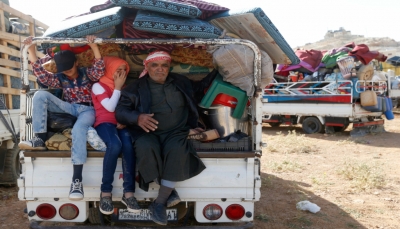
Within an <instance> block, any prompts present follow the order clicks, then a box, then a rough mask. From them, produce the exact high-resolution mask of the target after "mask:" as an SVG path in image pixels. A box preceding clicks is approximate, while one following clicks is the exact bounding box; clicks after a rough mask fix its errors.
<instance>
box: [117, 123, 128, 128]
mask: <svg viewBox="0 0 400 229" xmlns="http://www.w3.org/2000/svg"><path fill="white" fill-rule="evenodd" d="M125 127H126V126H125V125H122V124H121V123H117V129H118V130H122V129H124V128H125Z"/></svg>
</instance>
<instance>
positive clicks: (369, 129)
mask: <svg viewBox="0 0 400 229" xmlns="http://www.w3.org/2000/svg"><path fill="white" fill-rule="evenodd" d="M383 132H385V127H384V126H383V125H371V126H360V127H353V129H352V130H351V131H350V136H351V137H362V136H365V135H367V134H370V133H372V134H377V133H383Z"/></svg>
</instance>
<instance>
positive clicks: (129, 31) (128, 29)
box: [122, 13, 175, 54]
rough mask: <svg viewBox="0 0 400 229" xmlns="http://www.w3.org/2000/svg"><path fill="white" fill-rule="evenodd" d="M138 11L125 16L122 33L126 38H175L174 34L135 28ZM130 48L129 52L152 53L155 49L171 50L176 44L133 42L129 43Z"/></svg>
mask: <svg viewBox="0 0 400 229" xmlns="http://www.w3.org/2000/svg"><path fill="white" fill-rule="evenodd" d="M135 17H136V13H135V14H133V15H129V16H128V17H125V19H124V22H123V23H122V35H123V37H124V38H139V39H146V38H163V39H169V38H174V37H175V36H173V35H167V34H161V33H152V32H147V31H141V30H138V29H135V28H133V22H134V20H135ZM127 46H128V47H129V48H127V50H129V52H131V53H134V54H139V53H143V52H144V53H150V52H153V51H156V50H157V51H166V52H168V53H169V52H171V51H172V49H173V48H174V45H162V44H132V45H127Z"/></svg>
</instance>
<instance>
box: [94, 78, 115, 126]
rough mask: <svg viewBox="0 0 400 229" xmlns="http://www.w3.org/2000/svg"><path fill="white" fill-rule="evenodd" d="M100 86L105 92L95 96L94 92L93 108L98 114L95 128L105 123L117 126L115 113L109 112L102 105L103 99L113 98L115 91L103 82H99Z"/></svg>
mask: <svg viewBox="0 0 400 229" xmlns="http://www.w3.org/2000/svg"><path fill="white" fill-rule="evenodd" d="M99 84H100V85H101V86H102V87H103V88H104V90H105V92H104V93H103V94H100V95H95V94H94V93H93V92H92V101H93V107H94V109H95V113H96V121H95V122H94V124H93V126H94V127H96V126H98V125H100V124H101V123H105V122H108V123H113V124H117V120H116V119H115V113H114V112H109V111H108V110H106V109H105V108H104V107H103V105H101V101H103V99H107V98H111V96H112V94H113V91H112V90H111V89H110V88H109V87H108V86H107V85H105V84H103V83H101V82H99Z"/></svg>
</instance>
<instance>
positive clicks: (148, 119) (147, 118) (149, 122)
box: [138, 114, 158, 133]
mask: <svg viewBox="0 0 400 229" xmlns="http://www.w3.org/2000/svg"><path fill="white" fill-rule="evenodd" d="M153 116H154V114H140V115H139V117H138V126H140V127H141V128H142V129H143V130H144V131H146V132H147V133H148V132H150V131H155V130H156V129H157V124H158V121H157V120H155V119H154V118H152V117H153Z"/></svg>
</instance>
